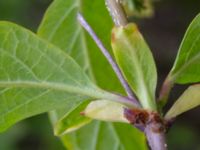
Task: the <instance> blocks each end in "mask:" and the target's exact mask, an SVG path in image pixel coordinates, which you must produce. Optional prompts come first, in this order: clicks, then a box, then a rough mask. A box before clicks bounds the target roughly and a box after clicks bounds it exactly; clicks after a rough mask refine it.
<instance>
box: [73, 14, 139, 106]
mask: <svg viewBox="0 0 200 150" xmlns="http://www.w3.org/2000/svg"><path fill="white" fill-rule="evenodd" d="M77 18H78V21H79V23H80V24H81V25H82V27H83V28H84V29H85V30H86V31H87V32H88V33H89V34H90V36H91V37H92V38H93V40H94V41H95V43H96V44H97V46H98V47H99V49H100V50H101V52H102V53H103V55H104V56H105V57H106V59H107V60H108V62H109V63H110V65H111V66H112V68H113V70H114V72H115V73H116V75H117V77H118V79H119V80H120V82H121V84H122V86H123V87H124V89H125V91H126V93H127V95H128V97H129V98H130V99H131V100H132V101H133V102H134V103H135V104H136V105H139V103H138V101H137V100H136V98H135V96H134V93H133V92H132V90H131V88H130V86H129V84H128V83H127V81H126V80H125V78H124V77H123V75H122V72H121V70H120V68H119V67H118V65H117V64H116V62H115V61H114V60H113V58H112V56H111V55H110V53H109V52H108V50H107V49H106V48H105V47H104V45H103V43H102V42H101V40H100V39H99V38H98V37H97V35H96V33H95V32H94V31H93V30H92V28H91V27H90V25H89V24H88V23H87V21H86V20H85V19H84V18H83V16H82V15H81V14H80V13H78V16H77Z"/></svg>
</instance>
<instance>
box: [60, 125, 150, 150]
mask: <svg viewBox="0 0 200 150" xmlns="http://www.w3.org/2000/svg"><path fill="white" fill-rule="evenodd" d="M135 135H137V136H135ZM63 141H64V143H65V144H66V146H67V148H68V149H69V150H146V149H147V147H146V145H145V144H141V143H145V137H144V135H143V134H142V133H141V132H140V131H138V130H137V129H135V128H133V127H132V126H131V125H127V124H122V123H109V124H108V123H105V122H96V121H94V122H93V123H91V124H88V125H87V126H85V127H83V128H82V129H81V130H78V131H76V132H72V133H70V134H69V135H66V136H65V137H64V138H63ZM72 143H73V144H72Z"/></svg>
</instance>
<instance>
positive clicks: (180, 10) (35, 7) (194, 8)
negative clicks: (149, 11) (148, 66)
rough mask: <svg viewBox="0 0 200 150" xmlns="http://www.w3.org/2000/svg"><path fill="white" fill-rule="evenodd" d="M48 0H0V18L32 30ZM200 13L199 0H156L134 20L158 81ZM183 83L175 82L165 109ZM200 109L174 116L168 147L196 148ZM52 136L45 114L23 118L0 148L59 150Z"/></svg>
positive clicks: (175, 149) (178, 149)
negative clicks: (152, 10)
mask: <svg viewBox="0 0 200 150" xmlns="http://www.w3.org/2000/svg"><path fill="white" fill-rule="evenodd" d="M50 2H51V0H0V20H9V21H13V22H15V23H17V24H21V25H23V26H25V27H27V28H29V29H31V30H33V31H36V29H37V26H38V25H39V22H40V21H41V18H42V16H43V14H44V11H45V10H46V8H47V7H48V5H49V4H50ZM199 12H200V0H160V1H158V2H156V3H155V14H154V16H153V17H152V18H148V19H142V20H140V21H138V24H139V28H140V30H141V32H142V33H143V35H144V37H145V38H146V40H147V42H148V43H149V45H150V47H151V49H152V51H153V54H154V57H155V59H156V63H157V67H158V75H159V84H158V89H159V87H160V84H161V82H162V81H163V80H164V78H165V77H166V75H167V73H168V72H169V70H170V68H171V67H172V65H173V62H174V60H175V57H176V54H177V50H178V47H179V45H180V42H181V40H182V38H183V35H184V33H185V30H186V29H187V27H188V25H189V23H190V22H191V21H192V19H193V18H194V17H195V16H196V15H197V14H198V13H199ZM186 87H187V86H180V85H176V86H175V87H174V88H173V92H172V94H171V96H170V102H169V104H168V106H166V110H167V108H169V107H170V106H171V105H172V104H173V101H174V100H176V99H177V98H178V96H180V94H181V93H182V92H183V90H184V89H185V88H186ZM199 141H200V108H196V109H193V110H191V111H189V112H187V113H185V114H183V115H181V116H180V117H178V118H177V120H176V123H175V124H174V126H173V127H172V128H171V130H170V131H169V133H168V143H169V149H170V150H200V142H199ZM63 149H64V148H63V147H62V144H61V143H60V141H59V140H58V139H57V138H56V137H54V136H53V133H52V129H51V126H50V123H49V121H48V118H47V115H40V116H36V117H32V118H30V119H26V120H25V121H22V122H20V123H18V124H17V125H15V126H14V127H12V128H10V129H9V130H8V131H7V132H5V133H3V134H0V150H63Z"/></svg>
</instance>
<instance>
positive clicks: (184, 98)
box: [165, 84, 200, 119]
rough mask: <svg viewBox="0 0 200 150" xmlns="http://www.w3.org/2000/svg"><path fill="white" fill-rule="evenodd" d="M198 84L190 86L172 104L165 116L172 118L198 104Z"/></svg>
mask: <svg viewBox="0 0 200 150" xmlns="http://www.w3.org/2000/svg"><path fill="white" fill-rule="evenodd" d="M199 91H200V84H196V85H192V86H190V87H189V88H188V89H187V90H186V91H185V92H184V93H183V94H182V95H181V96H180V97H179V98H178V100H177V101H176V102H175V103H174V104H173V106H172V107H171V108H170V110H169V111H168V112H167V114H166V116H165V118H166V119H171V118H174V117H176V116H178V115H180V114H182V113H184V112H186V111H188V110H190V109H192V108H195V107H197V106H199V105H200V92H199Z"/></svg>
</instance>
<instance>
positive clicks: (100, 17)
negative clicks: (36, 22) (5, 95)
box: [38, 0, 145, 150]
mask: <svg viewBox="0 0 200 150" xmlns="http://www.w3.org/2000/svg"><path fill="white" fill-rule="evenodd" d="M77 2H79V4H80V5H79V6H76V7H75V8H74V10H75V11H73V13H70V14H69V16H68V17H65V19H64V18H63V17H62V16H63V14H65V12H67V11H68V6H67V5H66V3H71V5H73V3H77ZM80 2H81V3H82V4H81V3H80ZM63 6H65V8H64V7H63ZM60 7H62V8H63V9H62V11H60V10H59V9H60ZM78 7H79V8H78ZM78 9H80V11H81V12H82V13H83V15H84V17H86V19H87V21H88V22H89V23H90V25H91V26H92V27H93V28H94V30H95V32H96V33H97V35H98V36H99V37H100V38H101V39H102V41H103V43H104V44H105V46H106V48H108V49H109V50H111V48H110V42H109V41H110V31H111V29H112V21H111V18H110V16H109V14H108V12H107V10H106V8H105V4H104V1H99V0H94V1H92V3H91V1H90V0H82V1H80V0H68V1H66V0H57V1H54V2H53V3H52V5H51V6H50V8H49V9H48V10H47V12H46V14H45V17H44V20H43V21H42V24H41V25H40V28H39V32H38V34H39V35H41V36H42V37H43V38H46V39H49V35H50V34H52V33H51V32H52V29H53V28H54V26H57V29H58V30H57V31H59V32H60V33H62V35H61V36H57V35H58V34H59V33H57V32H56V33H54V36H53V38H52V39H53V40H52V39H49V40H50V41H51V42H53V43H54V44H56V45H57V46H59V47H61V48H62V49H63V50H65V51H66V52H67V53H68V50H69V51H74V52H73V53H74V55H71V56H72V57H74V58H75V60H77V62H84V63H79V64H80V65H81V66H82V67H83V68H88V64H89V63H88V62H90V65H89V69H90V71H87V72H92V73H93V76H94V77H93V79H95V81H96V82H97V84H98V85H99V86H100V87H102V88H104V89H108V90H113V91H118V92H122V88H121V85H120V83H119V81H118V79H117V77H116V75H115V74H114V72H113V71H112V68H111V67H110V65H109V64H108V62H107V60H106V59H105V58H104V56H103V55H102V54H101V52H100V51H99V49H98V47H97V46H96V44H95V43H94V42H93V40H92V39H91V38H90V36H88V34H86V33H83V32H82V30H80V31H79V32H80V35H79V36H75V34H74V33H76V32H67V31H74V30H75V31H77V30H76V28H78V29H79V28H80V26H79V25H78V23H77V22H76V20H75V18H73V17H74V16H75V15H76V13H77V11H78ZM54 11H56V12H59V13H56V15H55V12H54ZM61 18H63V20H62V21H58V20H61ZM48 22H53V23H52V24H54V25H52V29H51V28H49V29H48V30H47V29H46V28H47V27H46V26H48V24H49V23H48ZM58 22H59V24H57V23H58ZM105 22H106V25H105ZM77 26H78V27H77ZM66 28H68V29H66ZM43 30H46V32H43ZM68 36H69V37H71V38H73V39H74V40H73V41H74V45H76V47H73V49H70V47H69V45H70V44H72V42H71V40H68V38H67V37H68ZM76 37H77V38H76ZM79 37H80V38H79ZM71 38H70V39H71ZM75 38H76V39H77V40H75ZM78 39H80V40H78ZM59 41H64V42H65V43H66V44H65V46H64V47H62V45H63V43H62V42H60V43H59ZM76 48H77V50H76ZM70 54H71V53H70ZM87 54H88V56H89V57H88V56H87ZM76 55H77V56H79V57H76ZM88 58H89V59H88ZM79 59H83V60H84V61H80V60H79ZM63 110H65V111H62V110H57V111H56V112H54V113H53V114H54V115H52V116H57V115H58V117H56V118H54V117H53V118H54V120H57V119H59V118H60V117H62V116H63V115H64V114H65V113H67V109H64V108H63ZM66 119H67V118H66ZM100 124H101V123H100V122H98V121H95V122H93V123H92V124H90V125H88V127H89V128H88V127H86V128H85V127H83V128H81V129H79V130H78V131H75V132H73V133H72V134H70V135H65V136H64V137H63V139H64V138H67V140H64V144H65V145H67V147H68V148H69V147H71V146H72V147H73V150H78V149H81V150H82V149H87V147H88V149H87V150H89V148H90V147H91V145H90V142H91V141H93V139H94V137H95V135H94V133H93V132H92V131H93V130H95V128H97V127H98V126H99V125H100ZM127 126H128V128H129V131H131V132H130V133H133V134H130V135H129V134H128V133H126V137H127V139H128V138H130V139H131V138H132V137H135V138H137V139H139V140H138V144H139V145H143V146H144V145H145V141H144V140H143V135H142V134H141V133H138V132H134V131H135V129H134V128H132V127H130V126H129V125H123V126H122V127H121V128H115V125H114V124H111V123H104V127H102V131H100V132H99V133H98V135H99V134H102V133H101V132H105V131H106V132H107V134H106V137H112V139H115V140H117V139H119V138H123V136H121V133H122V132H125V131H126V127H127ZM109 127H112V128H115V129H116V132H117V133H118V134H112V131H109V130H108V128H109ZM88 133H90V136H88V137H87V138H83V139H82V141H81V143H82V144H80V143H77V142H76V139H77V140H78V141H79V139H78V137H77V138H76V137H75V136H74V134H82V137H84V136H87V135H88ZM123 134H125V133H123ZM123 134H122V135H123ZM135 138H132V139H131V140H135ZM72 139H73V140H72ZM99 142H100V143H99V144H100V145H101V146H104V145H105V144H107V143H105V142H104V141H99ZM69 143H70V144H69ZM127 143H128V145H129V146H130V147H132V148H134V147H137V145H135V143H134V142H131V143H130V142H128V141H127ZM83 144H84V145H85V146H84V145H83ZM123 144H126V142H123V143H122V145H123ZM69 145H71V146H69ZM108 146H109V147H111V149H114V148H115V147H114V145H113V144H112V143H109V145H108Z"/></svg>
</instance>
